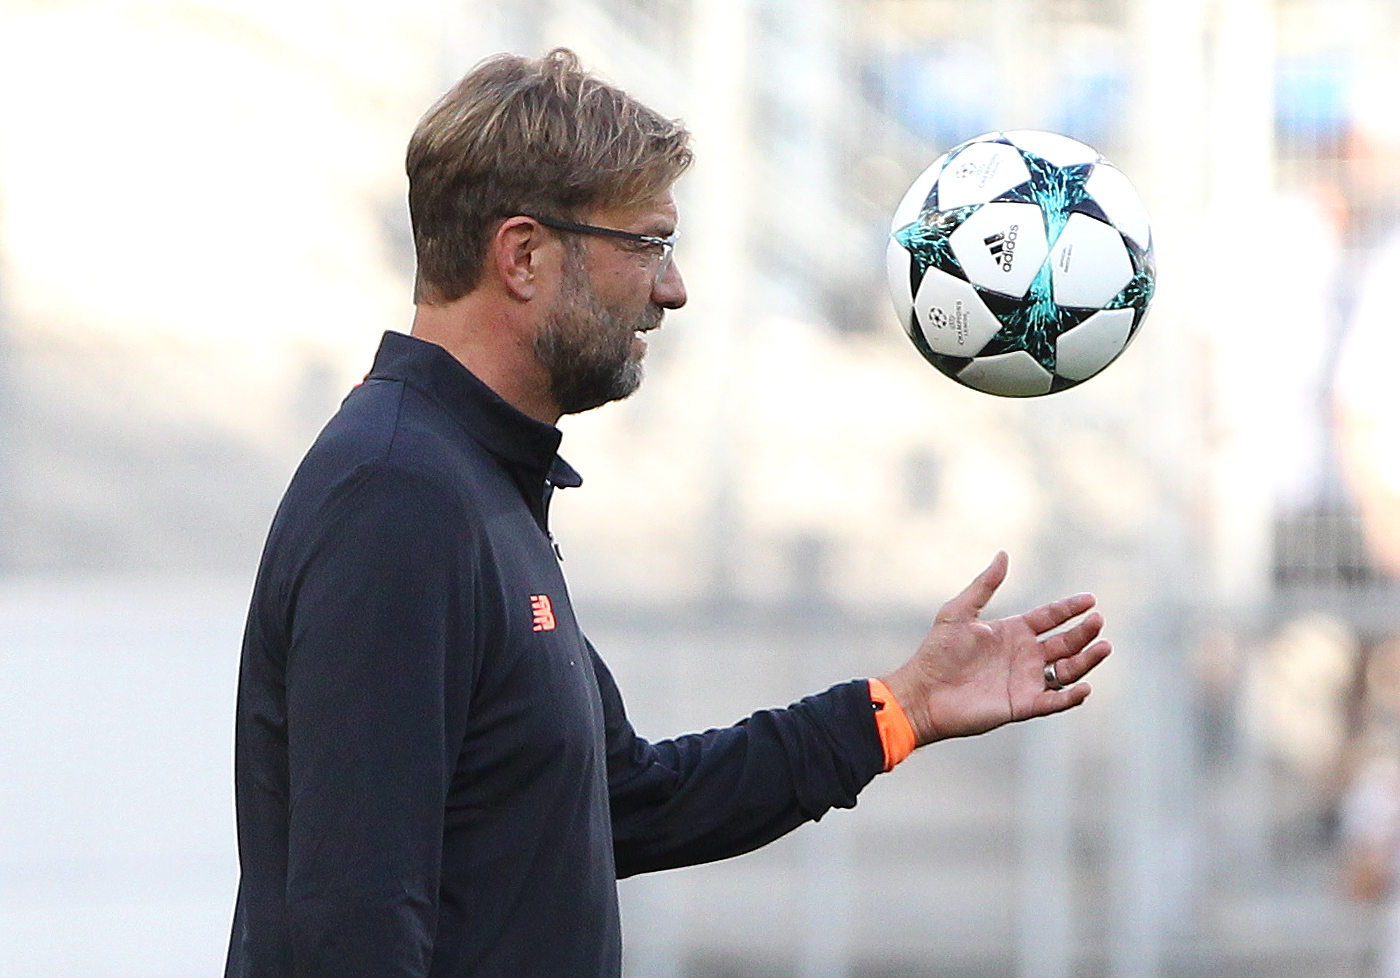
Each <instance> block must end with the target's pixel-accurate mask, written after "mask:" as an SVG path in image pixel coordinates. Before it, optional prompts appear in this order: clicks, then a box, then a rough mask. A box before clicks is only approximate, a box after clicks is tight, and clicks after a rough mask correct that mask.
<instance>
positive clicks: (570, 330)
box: [535, 192, 686, 414]
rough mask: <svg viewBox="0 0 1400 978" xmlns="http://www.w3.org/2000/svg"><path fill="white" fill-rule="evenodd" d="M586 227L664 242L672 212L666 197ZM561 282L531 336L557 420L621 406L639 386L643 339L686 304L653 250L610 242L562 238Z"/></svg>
mask: <svg viewBox="0 0 1400 978" xmlns="http://www.w3.org/2000/svg"><path fill="white" fill-rule="evenodd" d="M583 220H584V221H585V222H586V223H588V224H594V225H597V226H599V227H607V228H615V229H617V230H621V231H632V232H635V233H637V234H646V235H654V236H656V237H661V238H665V237H669V236H670V235H671V234H673V233H674V232H675V229H676V205H675V201H674V200H673V199H672V197H671V194H670V193H669V192H667V193H664V194H661V195H658V196H657V197H655V198H653V199H651V200H648V201H646V202H644V203H641V204H637V205H633V206H629V207H614V208H600V209H597V210H595V211H593V212H591V213H590V214H588V215H586V216H585V217H584V218H583ZM562 240H563V243H564V254H563V259H562V280H561V283H560V288H559V290H558V292H557V293H556V295H555V299H554V303H553V306H552V307H551V308H550V309H549V311H548V312H547V313H546V314H545V318H544V321H543V324H542V326H541V329H540V332H539V333H538V334H537V335H536V337H535V355H536V357H537V358H538V359H539V362H540V364H541V366H543V367H544V368H545V370H546V372H547V373H548V375H549V379H550V393H551V395H552V396H553V399H554V402H555V404H556V405H558V407H559V411H560V413H561V414H577V413H579V412H581V411H587V410H589V409H591V408H595V407H598V406H599V405H600V404H606V403H608V402H609V401H616V400H621V399H622V398H624V397H627V396H628V395H629V394H631V393H632V392H633V391H635V390H636V389H637V388H638V386H640V385H641V382H642V358H643V357H644V356H645V355H646V341H645V340H644V339H642V335H641V334H643V333H646V332H649V331H650V330H653V329H656V328H657V327H659V326H660V325H661V317H662V316H663V315H664V313H665V311H666V310H667V309H678V308H680V307H681V306H682V305H684V304H685V300H686V294H685V285H684V283H683V282H682V281H681V277H680V272H679V271H677V270H676V268H675V266H674V264H671V265H668V266H666V267H665V268H662V267H661V261H660V255H659V253H658V251H657V249H655V248H653V247H647V246H639V245H634V244H633V243H631V242H626V241H620V240H617V239H614V238H600V237H595V236H583V235H577V236H576V235H564V236H562Z"/></svg>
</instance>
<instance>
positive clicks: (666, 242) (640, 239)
mask: <svg viewBox="0 0 1400 978" xmlns="http://www.w3.org/2000/svg"><path fill="white" fill-rule="evenodd" d="M521 216H523V217H528V218H529V219H530V220H532V221H538V222H539V223H540V224H543V225H544V226H545V227H547V228H551V229H553V230H555V231H563V232H564V233H566V234H587V235H592V236H593V237H596V238H613V239H615V240H617V241H630V242H632V243H633V244H639V245H647V246H648V247H652V248H660V249H661V262H660V264H658V265H657V267H656V277H657V278H660V277H661V276H662V275H665V274H666V269H668V268H670V267H671V258H672V256H673V254H674V253H675V250H676V235H674V234H673V235H671V236H670V237H666V238H663V237H660V236H658V235H655V234H638V233H636V232H635V231H623V230H622V229H620V228H605V227H599V226H598V225H596V224H581V223H579V222H578V221H568V220H565V219H564V218H562V217H544V216H542V215H540V214H523V215H521Z"/></svg>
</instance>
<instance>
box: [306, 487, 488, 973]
mask: <svg viewBox="0 0 1400 978" xmlns="http://www.w3.org/2000/svg"><path fill="white" fill-rule="evenodd" d="M318 516H319V517H320V518H319V519H318V520H316V521H315V526H316V530H315V534H316V537H315V539H314V540H312V541H311V543H310V546H309V547H308V548H307V553H308V554H309V556H308V557H307V558H306V560H305V561H304V562H303V564H302V566H301V567H299V568H297V573H296V574H295V578H294V579H293V580H292V581H290V582H289V584H288V588H289V594H288V596H289V599H290V600H289V606H290V608H291V612H290V619H289V628H290V638H291V641H290V646H289V652H288V656H287V667H286V669H287V671H286V695H287V703H286V711H287V713H286V715H287V752H288V791H289V797H288V810H289V816H288V817H289V830H288V851H287V860H288V862H287V892H286V901H287V913H288V920H289V926H290V934H289V937H290V942H291V955H292V961H293V968H292V972H293V974H295V975H297V976H298V978H388V976H393V978H407V976H415V978H417V976H425V975H427V973H428V968H429V963H430V961H431V958H432V943H433V934H434V930H435V927H436V919H437V899H438V884H439V876H440V872H441V855H442V837H443V817H444V815H443V811H444V801H445V798H446V793H447V788H448V783H449V780H450V777H451V772H452V766H453V764H454V761H455V758H456V751H455V750H453V749H451V747H450V745H451V744H452V743H453V742H454V741H453V738H454V737H455V738H456V740H457V741H458V742H459V741H460V738H461V730H462V729H463V727H464V725H465V722H466V721H465V711H466V702H467V699H468V697H469V694H470V691H469V689H463V688H462V686H463V685H465V684H466V682H469V675H468V676H467V677H462V676H460V675H456V674H454V673H453V671H452V670H454V669H457V670H459V671H460V667H459V666H454V665H453V664H452V662H451V659H452V657H451V656H449V654H448V653H449V650H453V649H463V648H471V647H472V645H471V642H472V635H471V631H470V629H471V615H470V613H469V610H468V609H464V608H462V607H461V602H462V598H461V595H464V594H467V595H469V594H470V593H471V580H470V578H471V566H470V565H471V561H470V559H469V557H468V556H467V555H465V554H464V553H463V552H462V550H461V546H462V545H461V543H460V541H461V539H462V536H463V535H466V534H465V531H463V532H461V533H452V534H448V533H443V532H442V527H443V526H445V525H453V523H455V524H456V525H457V526H458V527H459V528H460V527H461V525H462V521H461V516H460V514H459V513H456V512H454V507H453V505H452V503H451V501H450V499H449V497H447V495H446V494H445V493H443V492H439V491H437V490H436V489H435V487H433V486H432V485H430V484H428V483H427V482H425V481H424V480H422V479H420V478H418V477H415V476H411V475H408V474H406V473H403V472H398V471H394V470H388V469H385V468H372V469H369V470H361V471H359V472H357V473H356V476H355V477H354V478H352V479H350V480H348V481H347V483H346V484H345V485H344V486H342V487H341V488H340V489H339V490H338V491H337V492H336V493H335V494H333V496H332V497H331V500H330V502H329V503H328V504H327V506H326V509H325V511H324V512H322V513H319V514H318ZM448 521H453V522H452V523H449V522H448Z"/></svg>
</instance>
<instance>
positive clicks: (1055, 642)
mask: <svg viewBox="0 0 1400 978" xmlns="http://www.w3.org/2000/svg"><path fill="white" fill-rule="evenodd" d="M1101 631H1103V615H1101V614H1099V613H1098V612H1097V611H1095V612H1094V613H1093V614H1090V615H1087V616H1085V618H1084V620H1083V621H1081V622H1078V623H1077V624H1076V625H1075V626H1074V627H1073V628H1068V629H1065V630H1064V631H1063V632H1060V633H1058V634H1056V635H1051V636H1050V637H1049V638H1047V639H1046V640H1045V642H1044V645H1045V658H1046V660H1047V661H1051V660H1054V659H1063V658H1064V657H1065V656H1068V655H1074V653H1076V652H1078V651H1079V650H1080V649H1082V648H1084V646H1086V645H1088V644H1089V643H1090V642H1092V641H1093V640H1094V639H1096V638H1098V637H1099V632H1101Z"/></svg>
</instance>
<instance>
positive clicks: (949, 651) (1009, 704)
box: [881, 552, 1110, 745]
mask: <svg viewBox="0 0 1400 978" xmlns="http://www.w3.org/2000/svg"><path fill="white" fill-rule="evenodd" d="M1006 567H1007V556H1006V553H1005V552H1001V553H998V554H997V555H996V557H995V558H993V560H992V562H991V564H990V565H989V566H988V567H987V569H986V570H984V571H983V572H982V573H981V574H978V575H977V577H976V579H975V580H973V582H972V583H971V584H969V585H968V586H967V587H966V588H964V589H963V592H962V593H961V594H959V595H958V596H957V597H955V598H953V599H952V600H950V601H948V603H947V604H945V605H944V606H943V607H942V608H941V609H939V612H938V617H937V618H935V619H934V623H933V627H932V628H930V629H929V632H928V635H927V636H925V638H924V640H923V642H922V644H920V646H919V650H918V651H917V652H915V653H914V656H913V657H912V658H911V659H910V660H909V661H908V662H906V663H904V665H902V666H900V667H899V668H898V669H896V670H895V671H894V672H892V673H890V674H889V675H887V676H882V677H881V680H882V681H883V682H884V683H885V685H886V686H888V687H889V689H890V692H891V693H893V694H894V696H895V699H897V700H898V701H899V705H900V706H901V707H902V708H903V710H904V712H905V714H906V715H907V716H908V718H909V722H910V723H911V724H912V725H913V727H914V736H915V741H916V743H918V744H920V745H922V744H927V743H930V742H932V741H935V740H943V739H945V738H948V737H966V736H970V735H972V734H979V733H985V732H986V731H988V730H992V729H995V728H996V727H999V726H1001V725H1002V724H1005V723H1010V722H1012V721H1014V720H1027V719H1030V718H1031V717H1039V716H1046V715H1047V714H1050V713H1059V712H1060V711H1062V710H1068V709H1069V708H1071V707H1074V706H1078V705H1079V704H1080V703H1082V702H1084V698H1085V697H1087V696H1088V695H1089V684H1088V683H1084V682H1081V681H1080V680H1082V679H1083V678H1084V677H1085V676H1086V675H1087V674H1088V673H1089V671H1090V670H1092V669H1093V668H1094V667H1095V666H1097V665H1098V664H1099V663H1100V662H1102V661H1103V660H1104V658H1105V657H1106V656H1107V655H1108V653H1109V651H1110V646H1109V644H1108V642H1105V641H1094V640H1095V639H1096V638H1098V634H1099V632H1100V631H1101V630H1102V629H1103V616H1102V615H1100V614H1099V613H1098V612H1094V613H1093V614H1091V615H1087V616H1086V617H1085V618H1084V619H1083V620H1081V621H1080V622H1078V623H1077V624H1075V625H1074V626H1073V627H1071V628H1068V629H1065V630H1064V631H1061V632H1055V633H1054V634H1052V635H1046V633H1047V632H1052V631H1054V630H1055V629H1057V628H1059V627H1060V626H1062V625H1064V624H1066V623H1067V622H1069V621H1071V620H1072V619H1074V618H1076V617H1078V616H1079V615H1083V614H1084V613H1085V612H1087V611H1088V610H1089V609H1090V608H1092V607H1093V606H1094V596H1093V595H1091V594H1076V595H1074V596H1073V597H1069V598H1061V599H1060V600H1059V601H1052V602H1050V603H1049V604H1044V605H1041V606H1040V607H1038V608H1033V609H1032V610H1030V611H1027V612H1026V613H1025V614H1021V615H1016V616H1014V617H1012V618H1001V619H997V620H995V621H983V620H982V619H981V617H980V615H981V614H982V609H983V608H985V607H986V606H987V602H989V601H990V600H991V599H992V595H993V594H995V593H996V590H997V588H998V587H1000V586H1001V582H1002V581H1003V580H1005V579H1006ZM1043 635H1044V636H1045V637H1044V638H1042V637H1041V636H1043ZM1091 643H1092V644H1091ZM1047 667H1053V668H1054V670H1055V672H1054V674H1053V675H1054V677H1055V678H1056V679H1057V680H1058V685H1061V686H1062V687H1063V688H1060V689H1056V688H1054V685H1056V684H1052V683H1051V682H1050V678H1051V674H1049V673H1048V671H1047Z"/></svg>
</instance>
